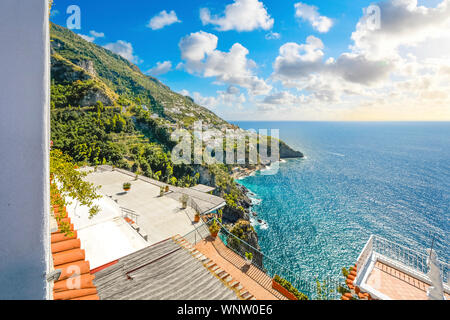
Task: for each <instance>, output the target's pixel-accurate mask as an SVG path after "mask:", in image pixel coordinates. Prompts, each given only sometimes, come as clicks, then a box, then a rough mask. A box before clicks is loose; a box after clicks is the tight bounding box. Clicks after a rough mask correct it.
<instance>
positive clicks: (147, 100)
mask: <svg viewBox="0 0 450 320" xmlns="http://www.w3.org/2000/svg"><path fill="white" fill-rule="evenodd" d="M51 47H52V59H53V60H58V62H59V61H61V58H62V59H64V60H65V61H64V62H65V65H64V66H65V67H66V68H62V66H61V65H62V63H59V64H58V65H57V66H56V65H55V64H54V63H53V62H54V61H52V67H53V69H52V79H53V80H54V81H55V83H56V84H67V82H73V80H78V79H76V77H77V76H78V77H79V80H81V81H86V80H88V79H92V78H94V79H97V80H99V81H101V82H103V83H104V84H105V85H106V86H107V87H108V88H110V90H112V91H113V92H115V93H116V94H117V96H115V97H114V98H113V99H112V101H111V100H107V99H105V101H104V102H103V101H102V102H103V103H104V104H108V102H109V103H111V102H113V103H114V104H120V105H124V106H127V105H133V104H139V105H143V106H145V107H146V108H148V109H149V110H150V111H151V112H152V113H155V114H158V116H160V117H162V118H163V119H165V120H168V121H170V122H171V123H175V122H180V123H181V124H182V125H183V126H184V127H188V126H189V125H191V124H192V122H193V121H195V120H199V119H201V120H203V121H204V122H205V123H209V124H212V125H214V126H221V125H226V124H227V123H226V121H224V120H222V119H221V118H219V117H218V116H216V115H215V114H214V113H212V112H211V111H209V110H208V109H206V108H204V107H201V106H199V105H197V104H195V103H194V102H193V101H192V99H191V98H190V97H185V96H183V95H180V94H178V93H175V92H173V91H171V90H170V88H168V87H167V86H165V85H164V84H162V83H161V82H160V81H159V80H157V79H156V78H153V77H151V76H148V75H144V74H143V73H142V72H141V71H140V70H139V68H138V67H137V66H135V65H134V64H132V63H130V62H129V61H128V60H126V59H124V58H122V57H121V56H120V55H117V54H115V53H113V52H111V51H109V50H107V49H105V48H102V47H100V46H97V45H95V44H93V43H90V42H88V41H85V40H84V39H82V38H81V37H79V36H78V35H76V34H75V33H73V32H72V31H70V30H68V29H66V28H63V27H61V26H58V25H56V24H53V23H52V24H51ZM56 67H57V68H56ZM80 69H82V70H80ZM71 70H72V75H71V77H69V78H67V77H65V76H61V73H71ZM83 71H85V72H83ZM86 73H87V74H86ZM105 102H106V103H105ZM94 103H95V102H94ZM81 105H82V106H83V105H88V104H86V103H84V104H83V103H82V104H81ZM108 105H109V104H108Z"/></svg>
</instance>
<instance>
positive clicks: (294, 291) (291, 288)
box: [273, 275, 308, 300]
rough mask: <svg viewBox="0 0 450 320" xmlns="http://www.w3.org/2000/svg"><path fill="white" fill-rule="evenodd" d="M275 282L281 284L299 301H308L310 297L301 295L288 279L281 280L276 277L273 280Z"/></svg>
mask: <svg viewBox="0 0 450 320" xmlns="http://www.w3.org/2000/svg"><path fill="white" fill-rule="evenodd" d="M273 280H275V282H277V283H279V284H280V285H281V286H282V287H283V288H285V289H286V290H287V291H289V292H290V293H292V294H293V295H294V296H295V297H296V298H297V299H298V300H308V296H306V295H305V294H303V293H301V292H300V291H298V290H297V288H295V287H294V286H293V285H292V284H291V283H290V282H289V281H287V280H286V279H283V278H281V277H280V276H279V275H275V277H274V278H273Z"/></svg>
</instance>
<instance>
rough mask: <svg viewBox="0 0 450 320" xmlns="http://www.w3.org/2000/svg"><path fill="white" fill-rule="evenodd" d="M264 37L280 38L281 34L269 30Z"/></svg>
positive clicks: (270, 38) (268, 38)
mask: <svg viewBox="0 0 450 320" xmlns="http://www.w3.org/2000/svg"><path fill="white" fill-rule="evenodd" d="M265 38H266V39H267V40H274V39H280V38H281V34H279V33H278V32H273V31H270V32H269V33H267V34H266V37H265Z"/></svg>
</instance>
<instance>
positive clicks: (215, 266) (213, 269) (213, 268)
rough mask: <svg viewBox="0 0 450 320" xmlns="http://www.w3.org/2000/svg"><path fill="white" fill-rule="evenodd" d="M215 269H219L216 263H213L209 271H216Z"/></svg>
mask: <svg viewBox="0 0 450 320" xmlns="http://www.w3.org/2000/svg"><path fill="white" fill-rule="evenodd" d="M217 269H219V266H218V265H214V266H212V267H211V268H209V270H211V271H216V270H217Z"/></svg>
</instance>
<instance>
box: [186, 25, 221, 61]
mask: <svg viewBox="0 0 450 320" xmlns="http://www.w3.org/2000/svg"><path fill="white" fill-rule="evenodd" d="M217 41H218V38H217V37H216V36H215V35H213V34H211V33H207V32H204V31H199V32H195V33H191V34H190V35H188V36H186V37H184V38H182V39H181V40H180V43H179V47H180V49H181V58H182V59H185V60H188V61H190V62H194V61H201V60H203V59H204V58H205V56H206V55H208V54H211V53H212V52H213V51H214V50H215V49H216V48H217Z"/></svg>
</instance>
